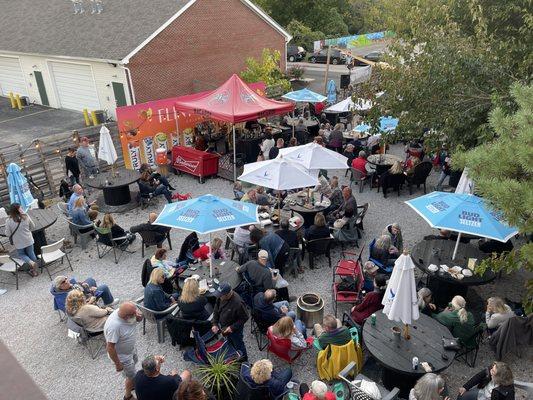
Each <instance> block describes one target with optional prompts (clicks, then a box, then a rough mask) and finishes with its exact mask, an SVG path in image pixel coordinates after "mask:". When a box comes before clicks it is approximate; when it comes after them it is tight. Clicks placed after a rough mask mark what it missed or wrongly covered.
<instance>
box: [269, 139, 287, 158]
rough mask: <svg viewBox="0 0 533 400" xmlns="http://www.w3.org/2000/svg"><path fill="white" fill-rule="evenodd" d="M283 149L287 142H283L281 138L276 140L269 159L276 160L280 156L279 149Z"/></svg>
mask: <svg viewBox="0 0 533 400" xmlns="http://www.w3.org/2000/svg"><path fill="white" fill-rule="evenodd" d="M283 147H285V141H284V140H283V138H279V139H278V140H276V145H275V146H274V147H272V148H271V149H270V151H269V152H268V159H269V160H273V159H274V158H276V157H277V156H278V154H279V149H282V148H283Z"/></svg>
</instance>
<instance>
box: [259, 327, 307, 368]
mask: <svg viewBox="0 0 533 400" xmlns="http://www.w3.org/2000/svg"><path fill="white" fill-rule="evenodd" d="M266 335H267V339H268V347H267V358H268V356H269V354H270V353H273V354H275V355H276V356H278V357H279V358H280V359H282V360H283V361H286V362H288V363H289V364H292V363H293V362H295V361H296V360H297V359H298V358H299V357H300V356H301V355H302V353H303V352H304V351H305V350H307V349H308V348H310V347H308V348H307V349H301V350H291V340H290V339H286V338H280V337H277V336H276V335H274V333H273V332H272V327H269V328H268V329H267V334H266ZM291 352H294V354H293V355H292V356H291Z"/></svg>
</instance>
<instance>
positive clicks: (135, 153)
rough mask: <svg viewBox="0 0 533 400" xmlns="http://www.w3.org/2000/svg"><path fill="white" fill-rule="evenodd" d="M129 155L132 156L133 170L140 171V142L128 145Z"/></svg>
mask: <svg viewBox="0 0 533 400" xmlns="http://www.w3.org/2000/svg"><path fill="white" fill-rule="evenodd" d="M128 154H129V156H130V161H131V168H132V169H136V170H138V169H139V168H141V148H140V147H139V142H137V141H135V142H129V143H128Z"/></svg>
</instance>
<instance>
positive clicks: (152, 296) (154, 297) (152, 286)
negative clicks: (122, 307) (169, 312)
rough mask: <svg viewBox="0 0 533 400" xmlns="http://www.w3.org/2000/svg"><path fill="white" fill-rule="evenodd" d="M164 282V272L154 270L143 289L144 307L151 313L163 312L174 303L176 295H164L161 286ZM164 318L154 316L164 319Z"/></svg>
mask: <svg viewBox="0 0 533 400" xmlns="http://www.w3.org/2000/svg"><path fill="white" fill-rule="evenodd" d="M164 282H165V272H164V271H163V270H162V269H161V268H155V269H154V270H153V271H152V273H151V274H150V280H149V281H148V284H147V285H146V287H145V288H144V301H143V303H144V306H145V307H146V308H148V309H150V310H152V311H164V310H166V309H167V308H169V307H170V306H171V305H172V304H174V303H176V294H173V295H169V294H167V293H165V291H164V290H163V288H162V287H161V285H162V284H163V283H164ZM164 317H165V316H159V315H158V316H156V318H164Z"/></svg>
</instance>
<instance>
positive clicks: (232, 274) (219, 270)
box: [180, 260, 242, 297]
mask: <svg viewBox="0 0 533 400" xmlns="http://www.w3.org/2000/svg"><path fill="white" fill-rule="evenodd" d="M213 265H214V271H213V278H210V277H209V266H207V265H204V263H197V264H191V265H189V268H187V269H186V270H185V271H183V273H182V274H181V275H180V279H182V280H185V279H187V278H189V277H191V276H193V275H199V276H200V280H202V279H206V280H207V282H208V284H209V283H210V284H211V285H212V287H213V288H214V289H217V288H218V285H217V284H216V283H214V282H213V280H214V279H215V278H216V279H218V281H219V282H220V283H223V282H226V283H229V284H230V286H231V287H232V289H235V288H236V287H237V286H239V285H240V283H241V281H242V278H241V276H240V275H239V274H238V273H237V271H236V270H235V268H237V267H238V266H239V264H237V263H236V262H235V261H232V260H214V264H213ZM191 267H192V268H194V270H193V269H191ZM206 296H207V297H214V294H213V292H210V291H207V293H206Z"/></svg>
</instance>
